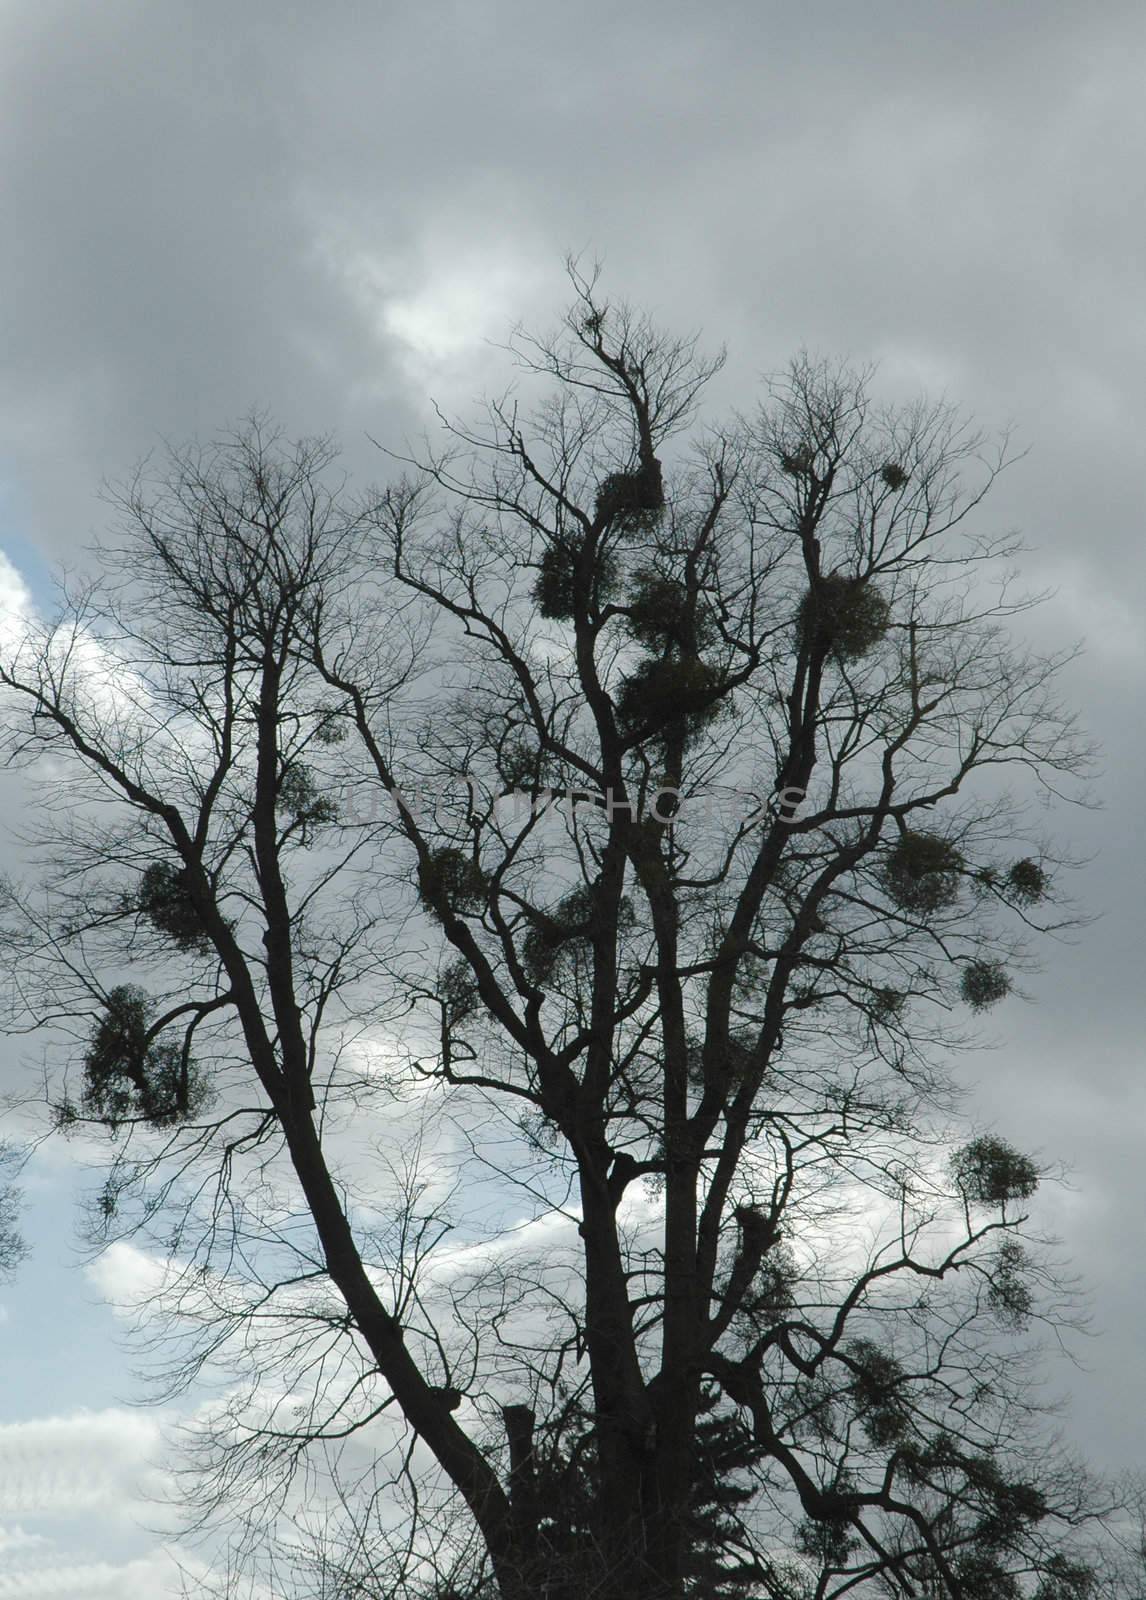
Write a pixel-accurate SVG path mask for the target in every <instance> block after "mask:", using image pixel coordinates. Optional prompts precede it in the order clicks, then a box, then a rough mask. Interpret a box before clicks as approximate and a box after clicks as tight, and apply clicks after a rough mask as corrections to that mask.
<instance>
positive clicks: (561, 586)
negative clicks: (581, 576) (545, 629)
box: [533, 538, 616, 622]
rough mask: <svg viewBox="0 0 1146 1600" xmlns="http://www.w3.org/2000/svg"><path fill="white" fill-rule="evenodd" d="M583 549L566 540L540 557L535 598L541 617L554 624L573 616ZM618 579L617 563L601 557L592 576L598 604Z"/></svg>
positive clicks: (598, 558) (567, 620)
mask: <svg viewBox="0 0 1146 1600" xmlns="http://www.w3.org/2000/svg"><path fill="white" fill-rule="evenodd" d="M583 548H584V546H583V545H582V543H581V541H580V540H578V539H566V538H563V539H559V540H557V541H556V543H554V544H552V545H550V547H549V549H548V550H547V551H546V552H545V554H544V555H543V556H542V558H541V567H540V570H539V572H538V574H537V579H536V582H535V583H534V585H533V598H534V600H535V601H536V602H537V609H538V611H540V613H541V615H542V616H543V617H548V618H549V619H550V621H552V622H569V621H570V620H571V619H572V617H573V613H574V610H575V609H576V607H575V598H576V592H577V569H578V566H579V565H580V561H581V555H582V551H583ZM615 579H616V566H615V563H614V562H613V561H611V560H610V559H609V557H608V556H603V555H600V554H598V556H597V560H596V563H595V566H594V570H593V575H592V591H593V594H594V595H595V597H596V599H597V601H598V602H601V601H604V600H605V599H607V597H608V595H609V594H610V592H611V591H612V588H613V585H614V582H615Z"/></svg>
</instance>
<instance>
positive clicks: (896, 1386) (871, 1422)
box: [846, 1339, 911, 1449]
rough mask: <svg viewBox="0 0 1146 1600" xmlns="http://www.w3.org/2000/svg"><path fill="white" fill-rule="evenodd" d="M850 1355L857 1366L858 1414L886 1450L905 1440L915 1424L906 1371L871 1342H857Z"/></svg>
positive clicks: (854, 1389)
mask: <svg viewBox="0 0 1146 1600" xmlns="http://www.w3.org/2000/svg"><path fill="white" fill-rule="evenodd" d="M846 1354H847V1355H848V1357H849V1359H850V1360H851V1362H852V1364H853V1367H854V1373H855V1376H854V1378H853V1382H852V1394H853V1397H854V1400H855V1406H856V1414H857V1415H858V1417H859V1420H860V1423H861V1425H862V1427H863V1430H864V1432H865V1433H866V1434H867V1436H868V1438H869V1439H870V1440H871V1442H872V1444H873V1445H875V1446H876V1447H877V1448H879V1449H885V1448H886V1447H887V1446H888V1445H891V1444H894V1443H895V1442H896V1440H898V1439H901V1438H902V1437H903V1435H904V1434H905V1433H906V1432H907V1430H908V1427H909V1425H910V1421H911V1414H910V1411H909V1409H908V1406H907V1402H906V1400H905V1398H904V1395H903V1382H904V1372H903V1368H902V1367H901V1366H900V1365H899V1363H898V1362H897V1361H896V1360H895V1359H894V1357H892V1356H889V1355H887V1354H886V1353H885V1352H884V1351H882V1350H880V1349H879V1347H878V1346H877V1345H875V1344H873V1343H872V1342H871V1340H870V1339H853V1340H852V1341H851V1343H850V1344H849V1345H848V1346H847V1349H846Z"/></svg>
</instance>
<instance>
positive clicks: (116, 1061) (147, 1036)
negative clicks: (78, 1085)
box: [82, 984, 207, 1128]
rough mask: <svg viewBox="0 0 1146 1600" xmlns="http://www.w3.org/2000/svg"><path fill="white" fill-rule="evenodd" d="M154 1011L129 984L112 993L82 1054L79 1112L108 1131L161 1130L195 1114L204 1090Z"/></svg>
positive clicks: (181, 1046) (145, 997)
mask: <svg viewBox="0 0 1146 1600" xmlns="http://www.w3.org/2000/svg"><path fill="white" fill-rule="evenodd" d="M153 1013H154V1006H153V1003H152V1001H151V999H150V998H149V996H148V995H147V994H146V993H145V992H144V990H142V989H139V988H136V987H135V986H134V985H132V984H123V985H121V986H120V987H119V988H116V989H112V990H111V991H110V992H109V994H108V996H107V999H106V1001H105V1002H104V1011H103V1015H102V1016H101V1017H100V1018H99V1020H98V1021H97V1023H96V1026H95V1029H94V1031H93V1033H92V1036H91V1040H90V1042H89V1044H88V1048H87V1051H86V1053H85V1055H84V1061H83V1067H84V1090H83V1102H82V1103H83V1110H84V1112H85V1113H86V1115H88V1116H89V1117H94V1118H96V1119H97V1120H98V1121H100V1122H106V1123H107V1124H108V1125H109V1126H111V1127H113V1128H114V1127H116V1126H117V1125H118V1124H119V1123H121V1122H125V1121H128V1120H133V1121H134V1120H139V1121H143V1122H148V1123H150V1124H151V1126H152V1127H155V1128H165V1127H169V1126H171V1124H172V1123H175V1122H180V1121H182V1120H184V1119H185V1118H186V1117H188V1116H190V1115H191V1114H192V1113H193V1112H195V1111H197V1110H198V1109H200V1107H201V1106H202V1105H203V1104H204V1103H205V1101H206V1099H207V1091H206V1086H205V1084H204V1083H203V1081H202V1078H201V1076H200V1074H199V1071H198V1069H197V1068H196V1066H195V1063H194V1062H193V1061H192V1060H191V1057H190V1054H189V1052H188V1050H187V1049H186V1046H185V1045H184V1044H180V1043H176V1042H174V1041H173V1040H170V1039H165V1038H164V1037H163V1033H162V1031H160V1030H156V1028H155V1027H154V1025H153V1022H152V1017H153Z"/></svg>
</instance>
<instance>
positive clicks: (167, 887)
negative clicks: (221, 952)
mask: <svg viewBox="0 0 1146 1600" xmlns="http://www.w3.org/2000/svg"><path fill="white" fill-rule="evenodd" d="M134 909H135V910H136V911H138V912H140V913H141V915H143V916H145V917H146V918H147V920H148V921H149V922H150V923H151V924H152V925H153V926H154V927H156V928H158V930H159V931H160V933H162V934H165V935H166V936H167V938H169V939H170V940H172V942H173V943H174V944H176V945H178V947H179V949H180V950H194V951H197V952H199V953H200V954H203V953H205V952H206V951H208V950H209V949H210V948H211V936H210V934H209V933H208V932H207V930H206V928H205V927H204V926H203V918H202V917H201V915H200V914H199V910H198V908H197V906H196V904H195V901H194V898H193V896H192V894H191V879H190V876H189V874H188V872H187V869H186V867H177V866H174V865H173V864H172V863H171V862H169V861H153V862H152V863H151V865H150V866H149V867H146V868H144V872H143V876H142V878H141V879H140V881H139V891H138V893H137V895H136V897H135V904H134Z"/></svg>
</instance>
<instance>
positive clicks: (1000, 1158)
mask: <svg viewBox="0 0 1146 1600" xmlns="http://www.w3.org/2000/svg"><path fill="white" fill-rule="evenodd" d="M951 1173H952V1176H953V1177H954V1179H955V1182H956V1183H957V1184H958V1185H959V1189H960V1191H961V1192H962V1193H963V1195H964V1196H965V1197H966V1199H967V1200H969V1201H971V1202H973V1203H974V1204H976V1205H983V1206H999V1205H1003V1204H1004V1202H1005V1201H1007V1200H1028V1199H1029V1198H1030V1197H1031V1195H1033V1194H1034V1192H1035V1190H1036V1189H1037V1188H1038V1186H1039V1169H1038V1168H1037V1167H1036V1166H1035V1164H1034V1162H1033V1161H1032V1160H1031V1158H1030V1157H1029V1156H1024V1155H1023V1154H1021V1152H1020V1151H1018V1150H1016V1149H1014V1147H1013V1146H1011V1145H1009V1144H1007V1143H1006V1141H1005V1140H1003V1139H996V1138H995V1137H994V1136H993V1135H991V1134H984V1135H982V1136H981V1137H980V1138H978V1139H972V1140H971V1142H970V1144H966V1145H964V1146H963V1148H962V1149H961V1150H957V1151H956V1152H955V1154H954V1156H952V1158H951ZM1012 1265H1013V1264H1012Z"/></svg>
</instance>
